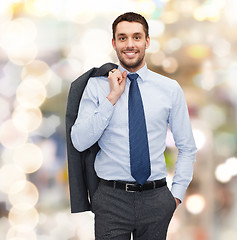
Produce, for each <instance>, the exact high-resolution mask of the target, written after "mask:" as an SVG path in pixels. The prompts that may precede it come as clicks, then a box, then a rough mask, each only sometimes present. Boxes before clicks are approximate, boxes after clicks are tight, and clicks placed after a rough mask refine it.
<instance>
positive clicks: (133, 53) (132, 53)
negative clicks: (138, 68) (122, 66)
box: [124, 52, 137, 57]
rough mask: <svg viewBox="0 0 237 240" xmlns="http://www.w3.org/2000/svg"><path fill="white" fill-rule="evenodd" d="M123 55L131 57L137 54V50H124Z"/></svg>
mask: <svg viewBox="0 0 237 240" xmlns="http://www.w3.org/2000/svg"><path fill="white" fill-rule="evenodd" d="M124 54H125V55H127V56H128V57H133V56H135V55H136V54H137V52H124Z"/></svg>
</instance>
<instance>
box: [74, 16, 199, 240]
mask: <svg viewBox="0 0 237 240" xmlns="http://www.w3.org/2000/svg"><path fill="white" fill-rule="evenodd" d="M112 27H113V39H112V45H113V48H114V50H115V51H116V53H117V56H118V59H119V67H118V69H113V70H112V71H110V73H109V75H108V78H107V77H93V78H90V79H89V81H88V84H87V86H86V88H85V91H84V93H83V96H82V99H81V102H80V107H79V112H78V117H77V119H76V121H75V124H74V125H73V127H72V131H71V137H72V142H73V145H74V146H75V148H76V149H78V151H84V150H85V149H87V148H89V147H90V146H92V145H93V144H94V143H95V142H97V141H98V144H99V146H100V151H99V152H98V154H97V156H96V159H95V171H96V173H97V175H98V177H99V178H100V183H99V187H98V188H97V190H96V192H95V194H94V196H93V200H92V208H93V212H94V213H95V236H96V239H98V240H102V239H110V240H112V239H121V240H123V239H124V240H128V239H130V236H131V233H133V239H137V240H152V239H157V240H165V239H166V234H167V229H168V225H169V222H170V220H171V218H172V215H173V212H174V211H175V209H176V207H177V206H178V205H179V204H180V203H181V201H182V200H183V197H184V194H185V191H186V189H187V187H188V185H189V183H190V181H191V179H192V174H193V163H194V161H195V153H196V146H195V142H194V139H193V135H192V130H191V125H190V120H189V116H188V110H187V106H186V102H185V98H184V95H183V92H182V90H181V88H180V86H179V85H178V83H177V82H176V81H174V80H171V79H169V78H166V77H164V76H162V75H159V74H157V73H154V72H152V71H150V70H148V69H147V66H146V62H145V51H146V49H147V48H148V47H149V45H150V38H149V32H148V24H147V22H146V20H145V18H144V17H142V16H141V15H139V14H136V13H125V14H123V15H121V16H119V17H118V18H117V19H116V20H115V21H114V23H113V26H112ZM168 125H169V126H170V129H171V131H172V133H173V136H174V140H175V144H176V146H177V148H178V151H179V152H178V157H177V161H176V167H175V176H174V178H173V183H172V189H171V192H170V191H169V189H168V188H167V186H166V181H165V177H166V175H167V173H166V164H165V158H164V151H165V147H166V146H165V141H166V133H167V127H168ZM134 128H135V129H134Z"/></svg>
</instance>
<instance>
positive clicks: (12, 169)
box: [0, 164, 26, 194]
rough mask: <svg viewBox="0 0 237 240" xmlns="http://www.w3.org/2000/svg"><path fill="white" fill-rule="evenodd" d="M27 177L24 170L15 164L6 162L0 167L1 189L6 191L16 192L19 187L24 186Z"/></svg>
mask: <svg viewBox="0 0 237 240" xmlns="http://www.w3.org/2000/svg"><path fill="white" fill-rule="evenodd" d="M25 179H26V175H25V174H24V172H23V171H22V170H21V169H20V168H19V167H17V166H16V165H14V164H5V165H4V166H2V167H1V168H0V190H1V191H2V192H4V193H8V194H10V193H14V192H16V191H17V189H18V188H22V187H23V185H24V181H25ZM16 184H18V185H17V189H16V187H15V185H16Z"/></svg>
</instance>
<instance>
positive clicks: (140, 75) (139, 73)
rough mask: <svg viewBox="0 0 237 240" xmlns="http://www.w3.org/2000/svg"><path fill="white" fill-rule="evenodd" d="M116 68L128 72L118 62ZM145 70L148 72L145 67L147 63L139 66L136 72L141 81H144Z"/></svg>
mask: <svg viewBox="0 0 237 240" xmlns="http://www.w3.org/2000/svg"><path fill="white" fill-rule="evenodd" d="M118 69H119V70H120V71H121V73H123V72H124V71H126V72H127V73H128V74H129V73H130V72H129V71H128V70H127V69H125V68H124V67H122V66H121V65H120V64H119V65H118ZM147 72H148V68H147V65H146V64H145V66H144V67H142V68H140V69H139V70H138V71H137V72H136V73H137V74H138V75H139V78H140V79H141V80H142V81H145V79H146V75H147Z"/></svg>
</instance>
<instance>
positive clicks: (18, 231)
mask: <svg viewBox="0 0 237 240" xmlns="http://www.w3.org/2000/svg"><path fill="white" fill-rule="evenodd" d="M14 239H15V240H20V239H22V240H23V239H24V240H25V239H30V240H37V236H36V232H35V231H34V230H33V229H29V228H27V227H22V226H13V227H11V228H10V229H9V230H8V232H7V236H6V240H14Z"/></svg>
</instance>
